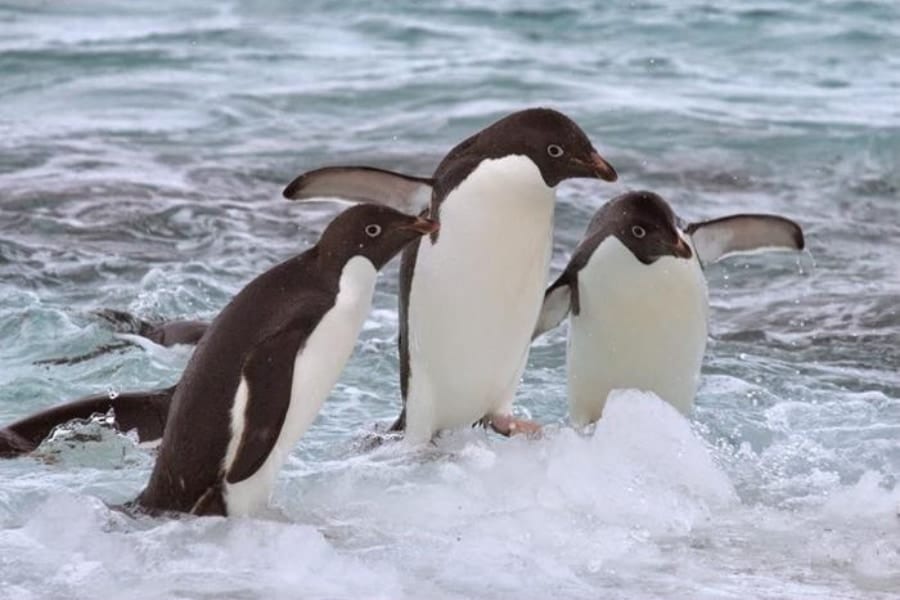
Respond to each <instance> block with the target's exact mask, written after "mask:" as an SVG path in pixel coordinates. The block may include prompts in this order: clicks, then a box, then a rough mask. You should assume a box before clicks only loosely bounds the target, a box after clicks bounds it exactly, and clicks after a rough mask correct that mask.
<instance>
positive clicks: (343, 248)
mask: <svg viewBox="0 0 900 600" xmlns="http://www.w3.org/2000/svg"><path fill="white" fill-rule="evenodd" d="M437 230H438V224H437V222H435V221H432V220H431V219H426V218H424V217H414V216H411V215H408V214H405V213H402V212H400V211H397V210H394V209H393V208H390V207H387V206H381V205H376V204H358V205H356V206H352V207H350V208H348V209H347V210H345V211H344V212H342V213H341V214H339V215H338V216H337V217H335V218H334V220H332V221H331V223H329V224H328V227H326V228H325V231H324V232H323V233H322V237H321V238H320V239H319V243H318V244H317V246H318V248H319V253H320V255H322V256H324V257H325V258H326V259H327V260H328V261H329V262H337V263H339V264H343V263H346V262H347V261H349V260H350V259H351V258H353V257H355V256H363V257H365V258H368V259H369V260H370V261H371V262H372V264H373V265H374V266H375V268H376V269H380V268H381V267H383V266H384V265H385V264H387V263H388V261H390V260H391V259H392V258H393V257H394V256H396V255H397V254H398V253H399V252H400V251H401V250H402V249H403V248H404V246H406V245H407V244H409V243H410V242H412V241H413V240H417V239H419V238H420V237H422V236H423V235H426V234H429V233H434V232H436V231H437Z"/></svg>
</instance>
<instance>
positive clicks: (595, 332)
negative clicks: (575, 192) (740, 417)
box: [534, 191, 803, 425]
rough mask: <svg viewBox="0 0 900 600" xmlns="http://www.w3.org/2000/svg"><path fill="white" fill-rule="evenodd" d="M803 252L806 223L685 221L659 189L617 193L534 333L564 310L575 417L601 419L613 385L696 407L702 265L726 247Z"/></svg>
mask: <svg viewBox="0 0 900 600" xmlns="http://www.w3.org/2000/svg"><path fill="white" fill-rule="evenodd" d="M764 248H773V249H786V250H801V249H803V233H802V231H801V229H800V226H799V225H797V224H796V223H794V222H793V221H790V220H788V219H785V218H783V217H779V216H775V215H755V214H741V215H732V216H728V217H723V218H720V219H714V220H711V221H703V222H699V223H691V224H688V225H685V224H684V223H683V222H682V221H681V220H680V219H679V218H678V217H677V216H676V215H675V213H674V212H673V211H672V209H671V208H670V207H669V205H668V204H667V203H666V201H665V200H663V199H662V198H661V197H659V196H658V195H656V194H654V193H652V192H646V191H636V192H628V193H626V194H622V195H621V196H617V197H616V198H614V199H612V200H610V201H609V202H608V203H607V204H605V205H604V206H602V207H601V208H600V209H599V210H598V211H597V213H596V214H595V215H594V217H593V219H592V220H591V222H590V224H589V225H588V228H587V232H586V233H585V236H584V239H583V240H582V241H581V243H580V244H579V245H578V247H577V248H576V249H575V252H574V253H573V255H572V258H571V260H570V261H569V264H568V265H567V266H566V268H565V270H564V271H563V272H562V274H561V275H560V276H559V278H558V279H557V280H556V281H555V282H554V283H553V284H552V285H551V286H550V287H549V288H548V289H547V291H546V294H545V297H544V305H543V308H542V310H541V316H540V319H539V320H538V323H537V327H536V328H535V331H534V336H535V337H537V336H539V335H541V334H542V333H544V332H545V331H547V330H549V329H552V328H553V327H556V326H557V325H558V324H559V323H560V322H561V321H562V320H563V319H564V318H565V317H566V316H567V315H570V314H571V316H570V317H569V339H568V347H567V369H568V396H569V414H570V418H571V420H572V422H573V423H575V424H577V425H586V424H588V423H592V422H594V421H596V420H597V419H599V418H600V415H601V413H602V412H603V407H604V405H605V404H606V398H607V396H608V395H609V392H610V391H611V390H613V389H626V388H634V389H640V390H644V391H652V392H654V393H656V394H657V395H658V396H660V397H661V398H663V399H664V400H666V401H668V402H669V403H670V404H672V405H673V406H675V408H677V409H678V410H679V411H681V412H682V413H687V412H688V411H690V409H691V407H692V406H693V403H694V395H695V393H696V391H697V385H698V384H699V381H700V365H701V363H702V361H703V353H704V351H705V349H706V337H707V316H708V311H709V300H708V298H707V289H706V279H705V277H704V275H703V269H702V266H703V265H705V264H709V263H711V262H713V261H716V260H718V259H719V258H721V257H722V256H725V255H726V254H731V253H735V252H747V251H753V250H759V249H764Z"/></svg>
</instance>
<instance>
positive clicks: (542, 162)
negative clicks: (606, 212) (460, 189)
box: [435, 108, 618, 190]
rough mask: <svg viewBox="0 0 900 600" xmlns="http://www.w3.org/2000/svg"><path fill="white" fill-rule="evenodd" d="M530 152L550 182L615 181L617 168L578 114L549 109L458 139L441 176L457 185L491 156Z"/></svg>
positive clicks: (517, 116)
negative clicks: (600, 150) (571, 115)
mask: <svg viewBox="0 0 900 600" xmlns="http://www.w3.org/2000/svg"><path fill="white" fill-rule="evenodd" d="M509 155H524V156H527V157H528V158H530V159H531V161H532V162H534V164H535V165H537V167H538V169H539V170H540V172H541V177H542V178H543V179H544V182H545V183H546V184H547V186H548V187H556V186H557V185H559V183H560V182H561V181H564V180H566V179H573V178H577V177H587V178H594V179H603V180H606V181H615V180H616V179H617V178H618V175H617V174H616V170H615V169H613V167H612V165H610V164H609V163H608V162H606V160H605V159H604V158H603V157H601V156H600V154H599V153H598V152H597V151H596V150H595V149H594V146H593V144H591V141H590V140H589V139H588V137H587V135H586V134H585V133H584V131H582V130H581V128H580V127H579V126H578V125H576V124H575V122H574V121H572V119H570V118H569V117H567V116H566V115H564V114H562V113H561V112H558V111H555V110H552V109H549V108H529V109H527V110H522V111H519V112H515V113H512V114H511V115H508V116H506V117H504V118H502V119H500V120H499V121H497V122H496V123H494V124H492V125H489V126H488V127H486V128H485V129H482V130H481V131H479V132H478V133H476V134H475V135H473V136H471V137H470V138H468V139H466V140H464V141H463V142H461V143H460V144H458V145H457V146H456V147H455V148H454V149H453V150H451V151H450V153H449V154H448V155H447V157H446V158H444V160H443V161H442V162H441V165H440V166H439V167H438V170H437V171H436V172H435V180H437V181H440V180H441V179H442V177H450V178H451V179H453V181H451V182H444V187H445V189H447V190H449V189H452V188H453V187H455V186H456V184H458V183H459V181H460V180H462V179H463V178H465V177H466V175H468V173H469V172H471V170H472V169H473V168H475V166H477V164H478V163H480V162H481V161H482V160H484V159H486V158H501V157H504V156H509Z"/></svg>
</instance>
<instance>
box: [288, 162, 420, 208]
mask: <svg viewBox="0 0 900 600" xmlns="http://www.w3.org/2000/svg"><path fill="white" fill-rule="evenodd" d="M433 183H434V181H433V180H432V179H430V178H428V177H416V176H414V175H405V174H403V173H396V172H394V171H387V170H385V169H377V168H375V167H325V168H322V169H316V170H314V171H309V172H307V173H303V174H302V175H300V176H298V177H297V178H296V179H294V180H293V181H292V182H291V183H289V184H288V186H287V187H286V188H284V197H285V198H287V199H288V200H308V199H310V198H340V199H342V200H350V201H353V202H372V203H375V204H383V205H385V206H390V207H391V208H394V209H396V210H399V211H401V212H404V213H407V214H410V215H419V214H421V213H422V211H424V210H425V209H427V208H428V206H429V205H430V203H431V194H432V185H433Z"/></svg>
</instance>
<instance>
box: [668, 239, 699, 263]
mask: <svg viewBox="0 0 900 600" xmlns="http://www.w3.org/2000/svg"><path fill="white" fill-rule="evenodd" d="M672 252H673V254H675V256H677V257H679V258H690V257H692V256H693V255H694V253H693V252H691V247H690V246H688V244H687V242H685V241H684V240H683V239H682V237H681V236H678V243H676V244H675V245H674V246H673V247H672Z"/></svg>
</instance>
